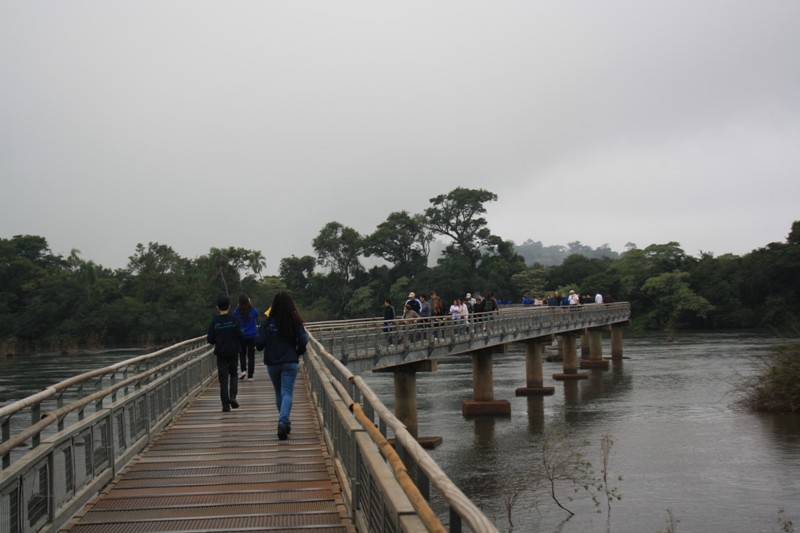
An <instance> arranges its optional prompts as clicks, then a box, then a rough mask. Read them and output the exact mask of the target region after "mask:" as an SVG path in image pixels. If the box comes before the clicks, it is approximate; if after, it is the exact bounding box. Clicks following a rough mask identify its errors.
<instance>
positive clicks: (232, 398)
mask: <svg viewBox="0 0 800 533" xmlns="http://www.w3.org/2000/svg"><path fill="white" fill-rule="evenodd" d="M230 308H231V301H230V298H228V297H227V296H220V297H219V298H218V299H217V310H218V311H219V314H218V315H217V316H215V317H214V318H213V319H212V320H211V324H209V326H208V335H207V336H206V340H207V341H208V344H213V345H214V355H216V356H217V379H218V380H219V397H220V400H222V411H223V412H228V411H230V410H231V408H234V409H238V408H239V402H237V401H236V394H237V393H238V392H239V380H238V379H237V378H236V363H237V361H236V356H237V355H239V350H240V349H241V345H242V327H241V325H239V321H238V320H237V319H236V317H235V316H233V314H231V313H229V312H228V311H230Z"/></svg>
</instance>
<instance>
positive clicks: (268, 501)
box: [59, 367, 355, 533]
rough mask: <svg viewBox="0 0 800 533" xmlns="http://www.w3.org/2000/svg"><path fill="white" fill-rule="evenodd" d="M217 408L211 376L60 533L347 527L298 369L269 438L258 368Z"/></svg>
mask: <svg viewBox="0 0 800 533" xmlns="http://www.w3.org/2000/svg"><path fill="white" fill-rule="evenodd" d="M262 368H263V367H261V368H260V369H259V370H260V372H257V373H256V380H255V381H252V382H248V381H240V382H239V395H238V398H237V399H238V400H239V403H240V404H241V407H240V408H239V409H234V410H231V411H230V412H228V413H223V412H222V407H221V404H220V400H219V385H218V383H217V381H216V380H214V381H213V382H212V383H211V384H210V386H209V387H207V388H206V390H204V391H203V392H202V393H201V394H200V395H199V396H198V397H197V398H196V399H195V400H194V401H193V402H192V403H191V404H190V405H189V407H188V408H187V409H186V410H185V411H184V412H183V413H182V414H181V415H180V416H179V417H178V418H177V419H176V420H175V421H174V422H172V424H170V426H169V427H168V428H167V429H166V431H164V432H163V433H162V434H161V435H159V436H158V438H156V440H155V441H154V442H153V443H152V444H151V445H150V446H149V447H148V448H147V449H145V450H144V452H143V453H142V454H140V455H139V457H138V458H137V459H136V460H134V461H133V462H132V463H131V464H130V465H129V466H128V467H127V468H126V469H125V470H124V472H122V474H121V475H119V476H117V478H116V479H115V480H114V481H113V482H112V483H111V484H110V485H109V486H108V487H107V488H106V489H105V490H104V491H103V492H102V494H100V495H99V496H98V497H97V498H95V499H94V500H93V501H92V502H90V503H89V504H88V505H87V506H86V507H85V509H84V510H83V511H82V512H81V513H79V516H78V517H76V518H75V519H74V520H73V521H71V522H70V523H69V524H67V526H65V527H64V528H62V529H60V530H59V531H63V532H66V531H70V532H73V533H100V532H102V533H116V532H125V533H138V532H155V531H170V532H198V531H228V532H234V531H269V530H281V531H286V530H292V529H302V531H304V532H312V531H320V532H353V531H355V529H354V527H353V525H352V522H351V521H350V519H349V518H348V517H347V514H346V512H345V506H344V503H343V498H342V494H341V491H340V487H339V483H338V480H337V478H336V475H335V473H334V469H333V466H332V460H331V457H330V456H329V455H328V452H327V448H326V446H325V441H324V439H323V437H322V433H321V429H320V425H319V421H318V419H317V415H316V411H315V408H314V404H313V402H312V400H311V394H310V391H309V388H308V384H307V380H306V377H305V373H304V372H300V374H299V375H298V378H297V385H296V388H295V397H294V404H293V407H292V433H291V434H290V435H289V439H288V440H286V441H279V440H278V437H277V434H276V424H277V409H276V407H275V396H274V393H273V390H272V385H271V383H270V382H269V378H268V376H267V375H266V371H265V370H261V369H262Z"/></svg>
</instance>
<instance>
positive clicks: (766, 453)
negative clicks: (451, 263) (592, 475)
mask: <svg viewBox="0 0 800 533" xmlns="http://www.w3.org/2000/svg"><path fill="white" fill-rule="evenodd" d="M604 342H605V343H609V340H608V339H605V340H604ZM780 342H785V339H775V338H768V337H761V336H756V335H751V334H742V333H725V334H702V333H698V334H685V335H681V336H679V337H678V338H677V339H676V342H673V343H665V342H663V339H661V338H654V337H629V338H627V339H626V340H625V344H624V351H625V359H624V360H623V362H622V363H621V364H620V363H618V362H617V363H613V364H612V365H611V368H610V369H609V370H605V371H604V370H591V371H584V372H586V373H587V374H588V379H585V380H580V381H563V382H558V381H553V380H552V379H550V377H551V376H552V374H555V373H559V372H560V371H561V368H560V364H559V363H545V371H544V375H545V385H546V386H548V385H549V386H555V387H556V392H555V394H554V395H553V396H545V397H541V398H537V397H519V398H518V397H515V395H514V390H515V389H516V388H517V387H520V386H523V385H524V382H525V357H524V351H523V350H522V349H521V348H515V349H512V350H511V351H509V352H508V353H506V354H498V355H495V356H494V369H493V372H494V396H495V398H496V399H507V400H509V401H510V402H511V411H512V414H511V417H510V418H492V417H469V418H465V417H463V416H462V415H461V401H462V400H465V399H470V398H471V395H472V378H471V371H472V370H471V362H470V358H469V357H458V356H453V357H450V358H445V359H442V360H440V364H439V370H438V371H437V372H435V373H433V374H418V375H417V377H418V381H417V383H418V395H419V396H418V403H419V410H420V412H419V427H420V433H421V434H425V435H440V436H442V437H443V438H444V442H443V444H442V445H441V446H440V447H439V448H437V449H436V450H433V451H431V452H430V453H431V455H432V456H433V458H434V459H435V460H436V461H437V462H438V463H439V464H440V465H441V467H442V468H443V469H444V471H445V472H446V473H447V474H448V475H449V476H450V477H451V479H453V481H454V482H455V483H456V484H457V485H458V486H459V487H460V488H461V490H462V491H464V493H465V494H466V495H467V496H469V497H470V498H472V499H473V500H474V501H475V502H476V503H477V504H478V505H479V506H480V507H481V508H482V509H483V510H484V512H485V513H486V514H487V516H489V517H490V518H491V519H492V520H494V521H495V523H496V524H497V525H498V527H499V528H500V530H501V531H508V530H509V525H508V520H507V518H506V509H505V500H506V498H507V497H508V495H509V494H511V493H512V492H513V491H514V490H515V489H516V488H518V487H519V486H522V487H528V488H529V489H530V488H531V487H532V485H533V483H534V480H533V479H532V478H531V476H530V474H529V473H530V472H531V471H532V464H533V463H532V462H533V461H535V460H537V450H538V448H537V446H538V443H539V442H541V439H542V436H543V435H545V434H547V432H548V431H553V430H554V428H558V427H560V426H564V427H566V429H567V431H568V433H569V435H570V439H571V440H573V441H574V442H575V443H577V444H580V443H583V442H584V441H587V442H589V445H588V446H587V447H586V448H585V449H581V451H583V452H584V453H585V454H586V457H587V459H589V460H590V461H591V462H592V463H593V465H594V467H595V470H597V471H599V469H600V466H601V463H602V455H601V452H600V447H599V445H600V438H601V437H602V436H603V435H610V436H611V437H612V438H613V439H614V445H613V447H612V450H611V464H610V473H611V475H612V476H613V477H614V478H616V477H617V476H622V477H623V479H622V480H621V481H617V482H616V486H617V487H618V488H619V489H620V492H621V494H622V500H621V501H616V502H614V503H613V504H612V511H611V515H610V517H609V516H607V514H606V512H605V506H601V510H602V513H600V514H598V513H597V512H596V511H597V509H596V508H595V506H594V504H593V503H592V502H591V501H589V500H588V499H586V498H577V499H576V500H575V501H574V502H571V503H570V507H571V508H572V509H573V510H575V511H576V513H577V514H576V516H574V517H572V518H570V519H569V520H565V518H566V516H565V513H564V512H563V511H561V510H560V509H558V508H556V507H555V505H554V504H553V503H552V501H549V500H547V499H546V498H545V499H542V498H538V499H537V498H536V497H535V496H534V495H533V491H532V490H527V491H524V492H523V493H522V494H521V496H520V498H519V499H518V500H517V501H516V503H515V504H514V506H513V521H514V526H515V527H514V531H515V532H528V531H548V532H553V531H563V532H578V531H580V532H584V531H609V532H623V533H625V532H631V533H641V532H653V533H655V532H656V531H659V530H664V529H665V522H666V519H667V510H669V511H670V512H672V513H673V514H674V516H675V517H676V518H677V519H678V520H680V523H679V524H678V530H679V531H687V532H693V531H703V532H726V533H727V532H730V531H743V532H745V531H746V532H757V531H765V532H769V531H776V530H779V529H780V528H779V525H778V523H777V520H778V516H779V514H778V511H779V509H784V510H785V515H786V518H789V519H793V520H794V521H795V523H798V521H799V520H800V497H798V494H800V417H798V416H792V415H761V414H752V413H747V412H743V411H741V410H739V409H738V408H736V407H735V406H734V405H733V403H734V401H735V399H736V384H737V383H738V381H739V379H740V378H741V377H742V376H746V375H749V374H751V373H752V372H753V371H754V368H755V366H754V362H756V361H758V360H762V359H763V358H764V357H765V356H768V354H769V353H770V352H769V351H770V349H771V347H772V346H774V345H775V344H777V343H780ZM603 351H604V353H610V346H604V348H603ZM364 377H365V379H367V381H368V382H369V384H370V386H372V387H373V388H374V389H375V390H376V392H378V394H379V396H380V397H381V399H383V400H384V401H385V402H386V403H387V405H390V406H391V403H392V379H391V375H386V374H380V375H377V374H376V375H366V376H364ZM570 495H571V494H565V495H564V496H565V497H566V496H570ZM577 496H580V494H578V495H577ZM434 505H435V506H436V507H437V510H438V511H439V512H440V513H441V514H442V516H443V519H446V510H445V508H444V506H443V505H441V502H437V501H436V500H434Z"/></svg>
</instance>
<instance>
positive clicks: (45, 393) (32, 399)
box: [0, 337, 204, 419]
mask: <svg viewBox="0 0 800 533" xmlns="http://www.w3.org/2000/svg"><path fill="white" fill-rule="evenodd" d="M203 338H204V337H195V338H193V339H189V340H185V341H182V342H179V343H177V344H174V345H172V346H169V347H167V348H163V349H161V350H158V351H156V352H153V353H150V354H144V355H139V356H136V357H132V358H130V359H126V360H124V361H120V362H118V363H114V364H112V365H109V366H106V367H103V368H98V369H95V370H89V371H88V372H84V373H82V374H78V375H77V376H72V377H70V378H68V379H65V380H63V381H59V382H58V383H56V384H54V385H50V386H49V387H46V388H44V389H42V390H41V391H40V392H38V393H36V394H33V395H31V396H28V397H26V398H22V399H21V400H18V401H16V402H13V403H10V404H8V405H4V406H2V407H0V419H3V418H6V417H10V416H13V415H14V414H16V413H18V412H19V411H21V410H23V409H25V408H26V407H30V406H31V405H36V404H40V403H41V402H42V401H44V400H46V399H48V398H51V397H53V396H55V395H56V394H58V393H59V392H61V391H64V390H67V389H69V388H70V387H71V386H73V385H75V384H79V383H83V382H85V381H88V380H90V379H91V378H95V377H99V376H105V375H106V374H113V373H115V372H116V371H117V370H119V369H121V368H126V367H129V366H131V365H134V364H136V363H140V362H142V361H149V360H151V359H156V358H158V357H160V356H162V355H164V354H165V353H168V352H170V351H174V349H176V348H181V347H183V346H187V345H189V344H192V343H196V342H197V341H198V340H200V339H203Z"/></svg>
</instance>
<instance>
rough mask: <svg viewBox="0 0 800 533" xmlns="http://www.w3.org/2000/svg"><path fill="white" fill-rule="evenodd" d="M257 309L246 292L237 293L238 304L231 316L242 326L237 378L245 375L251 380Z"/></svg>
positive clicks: (254, 355)
mask: <svg viewBox="0 0 800 533" xmlns="http://www.w3.org/2000/svg"><path fill="white" fill-rule="evenodd" d="M258 315H259V313H258V311H257V310H256V309H255V308H254V307H253V304H251V303H250V298H249V297H248V296H247V295H246V294H240V295H239V305H237V306H236V309H234V310H233V316H235V317H236V318H238V319H239V324H240V325H241V326H242V334H243V337H242V344H241V347H240V348H239V379H244V378H245V377H247V380H248V381H253V372H254V371H255V366H256V337H257V336H258Z"/></svg>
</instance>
